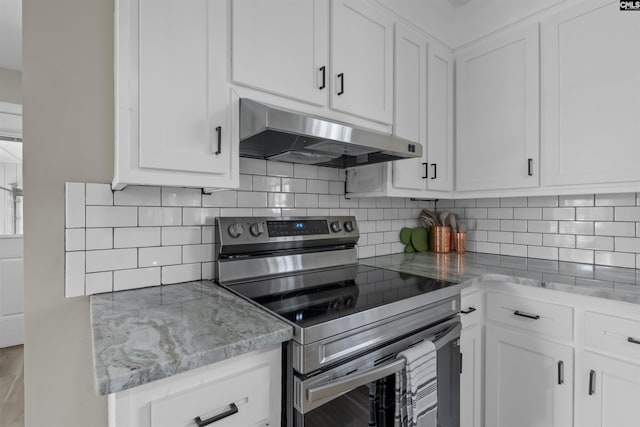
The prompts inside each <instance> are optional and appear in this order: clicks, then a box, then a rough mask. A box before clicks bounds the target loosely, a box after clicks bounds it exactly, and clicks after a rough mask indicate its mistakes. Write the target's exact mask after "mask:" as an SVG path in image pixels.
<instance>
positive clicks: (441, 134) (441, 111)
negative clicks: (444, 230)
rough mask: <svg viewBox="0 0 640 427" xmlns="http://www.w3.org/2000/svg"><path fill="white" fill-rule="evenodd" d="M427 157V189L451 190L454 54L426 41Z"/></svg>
mask: <svg viewBox="0 0 640 427" xmlns="http://www.w3.org/2000/svg"><path fill="white" fill-rule="evenodd" d="M428 59H429V65H428V69H427V74H428V89H427V99H428V102H429V106H428V108H427V110H428V124H427V128H428V129H427V131H428V136H427V141H428V143H427V160H428V173H427V176H428V184H427V185H428V188H429V190H439V191H451V190H453V55H452V53H451V51H450V50H448V49H446V48H443V47H441V46H439V45H437V44H436V43H430V44H429V55H428Z"/></svg>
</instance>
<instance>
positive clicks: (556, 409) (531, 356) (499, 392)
mask: <svg viewBox="0 0 640 427" xmlns="http://www.w3.org/2000/svg"><path fill="white" fill-rule="evenodd" d="M485 336H486V384H485V397H486V400H485V401H486V425H487V426H492V427H516V426H517V427H566V426H571V425H573V424H572V418H573V410H572V408H573V349H572V348H571V347H568V346H564V345H560V344H556V343H553V342H551V341H547V340H544V339H540V338H534V337H531V336H528V335H525V334H522V333H519V332H514V331H511V330H508V329H505V328H501V327H498V326H494V325H487V326H486V333H485Z"/></svg>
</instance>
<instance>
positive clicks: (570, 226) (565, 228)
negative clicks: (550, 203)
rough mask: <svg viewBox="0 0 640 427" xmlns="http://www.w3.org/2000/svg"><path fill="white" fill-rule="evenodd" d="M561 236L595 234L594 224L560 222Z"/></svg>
mask: <svg viewBox="0 0 640 427" xmlns="http://www.w3.org/2000/svg"><path fill="white" fill-rule="evenodd" d="M558 231H559V232H560V234H593V222H581V221H560V222H559V227H558Z"/></svg>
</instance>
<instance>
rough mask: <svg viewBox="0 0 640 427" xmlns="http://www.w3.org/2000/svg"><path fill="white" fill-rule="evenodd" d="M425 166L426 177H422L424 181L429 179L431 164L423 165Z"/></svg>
mask: <svg viewBox="0 0 640 427" xmlns="http://www.w3.org/2000/svg"><path fill="white" fill-rule="evenodd" d="M422 164H423V165H424V175H423V176H422V179H427V178H429V163H422Z"/></svg>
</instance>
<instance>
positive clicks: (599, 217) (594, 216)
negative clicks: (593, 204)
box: [576, 207, 613, 221]
mask: <svg viewBox="0 0 640 427" xmlns="http://www.w3.org/2000/svg"><path fill="white" fill-rule="evenodd" d="M576 219H577V220H578V221H613V208H612V207H598V208H576Z"/></svg>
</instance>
